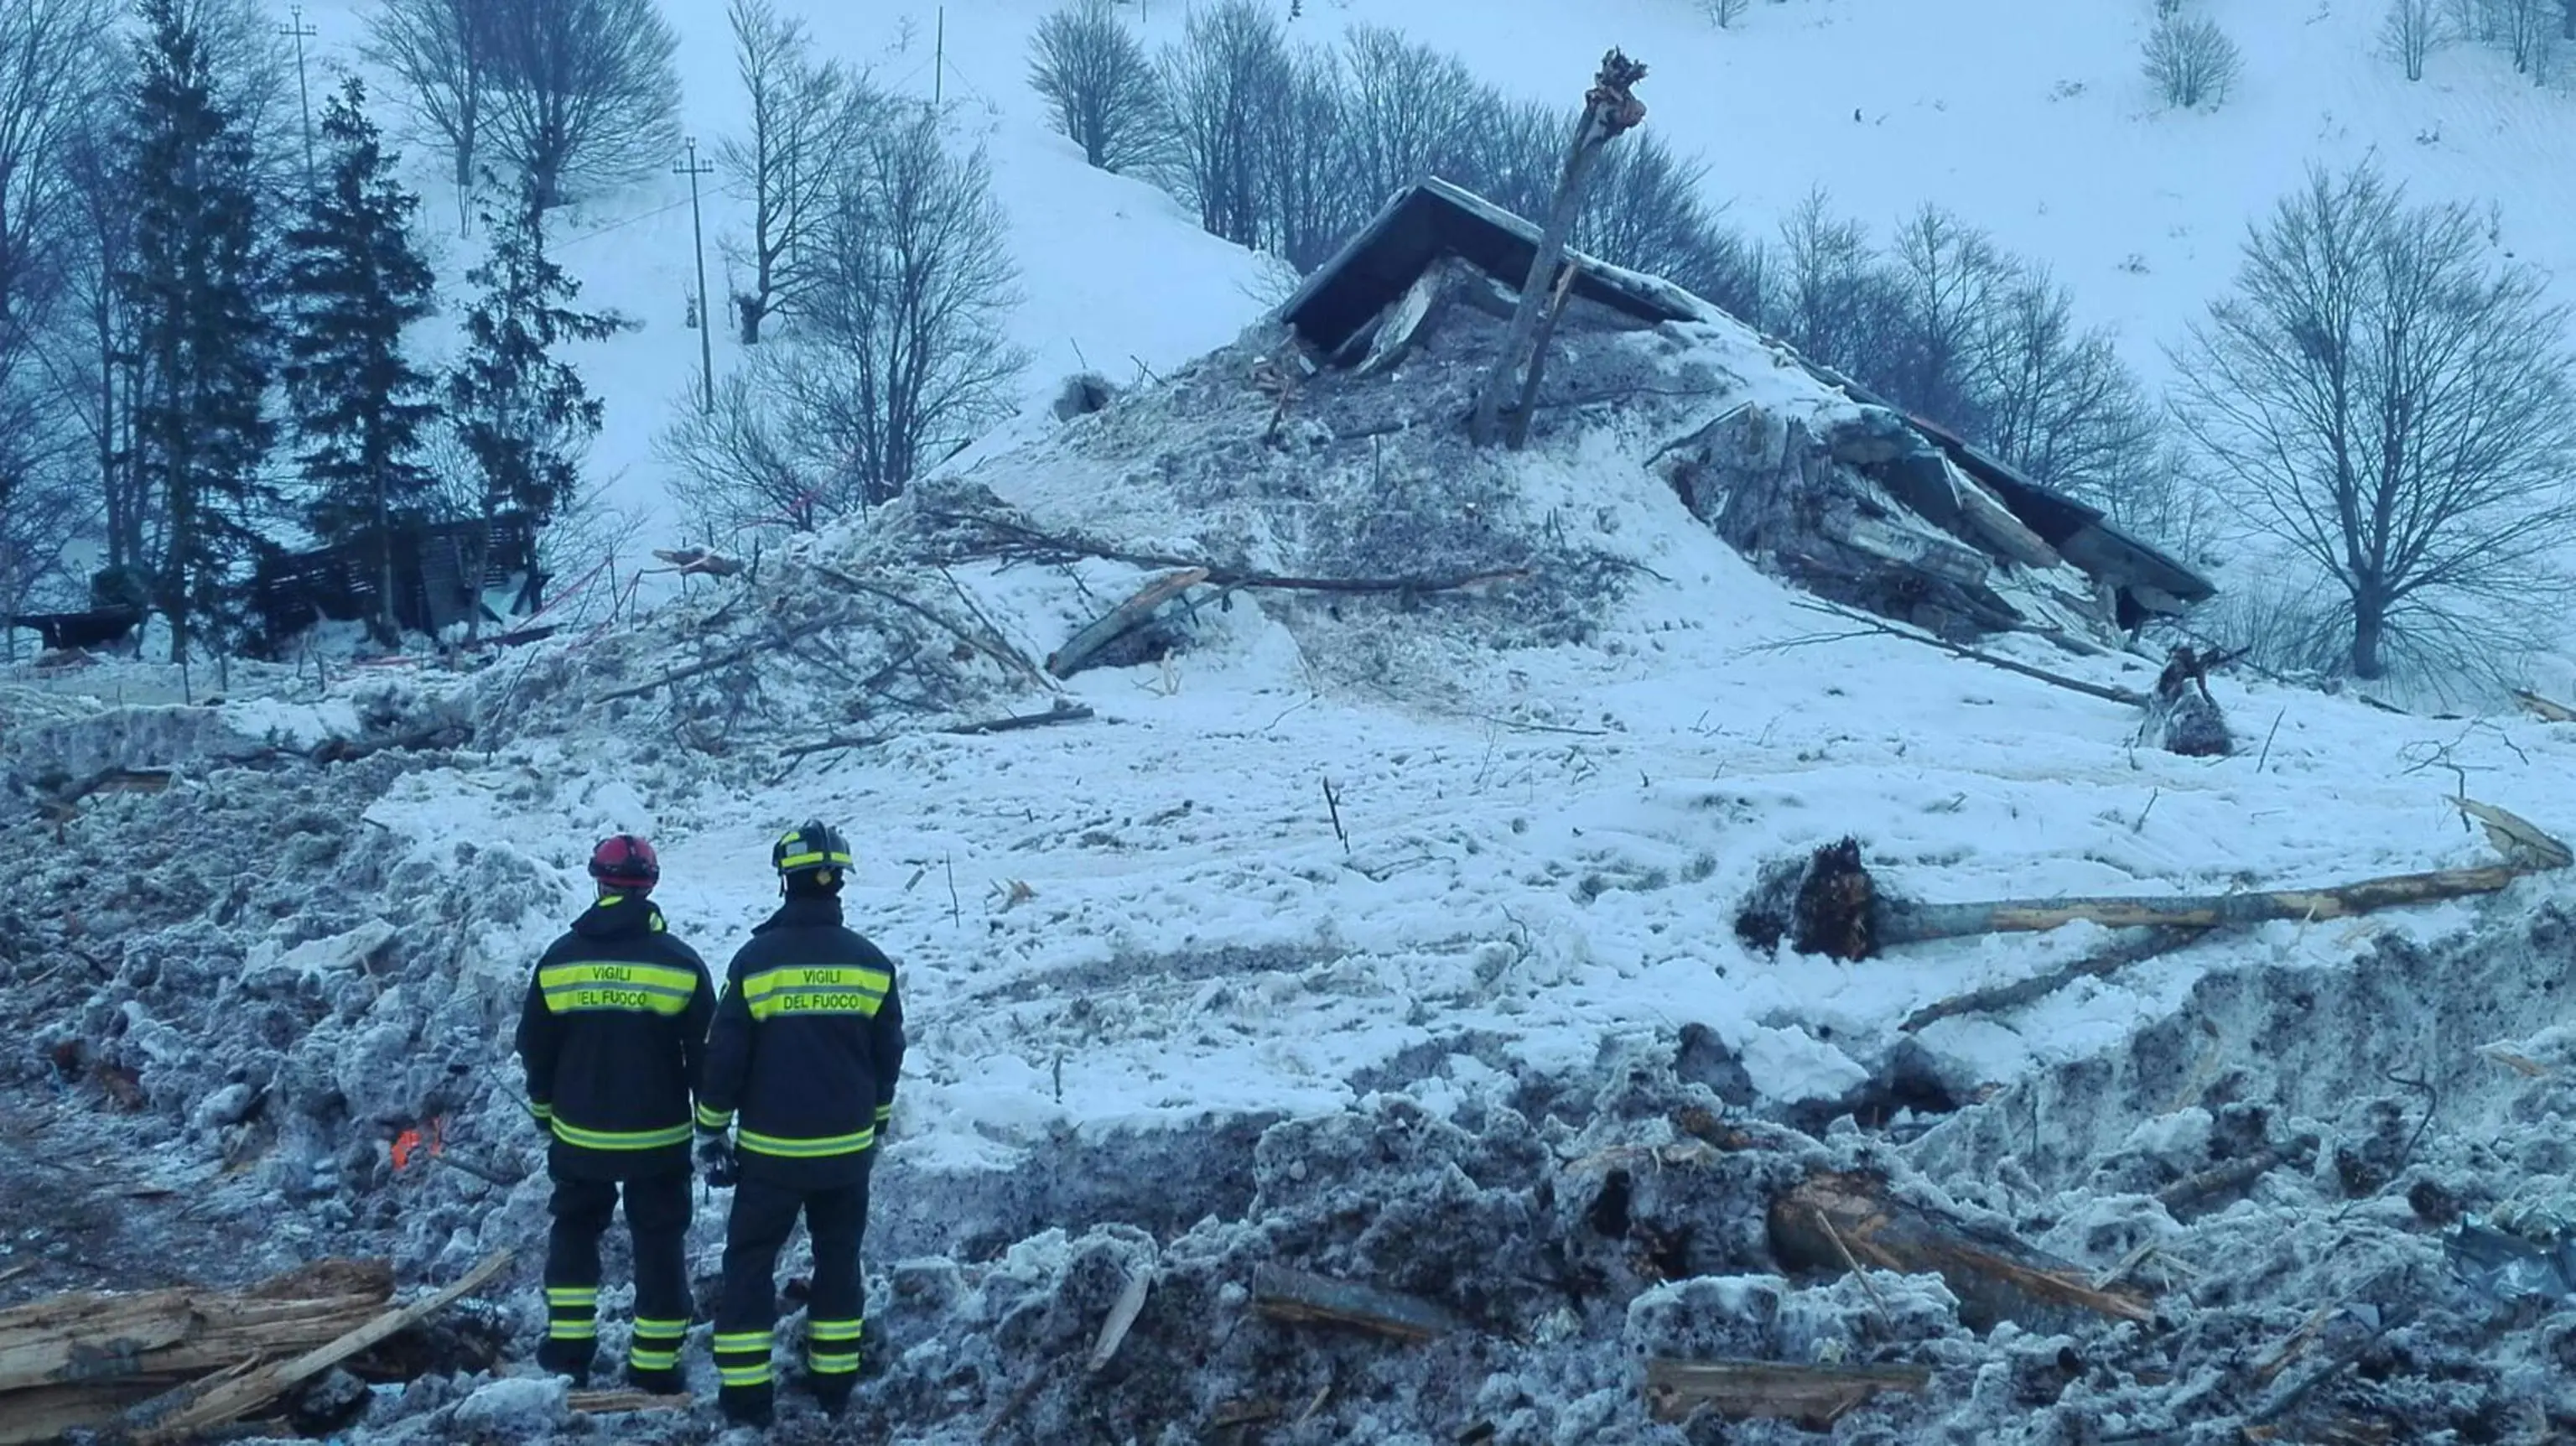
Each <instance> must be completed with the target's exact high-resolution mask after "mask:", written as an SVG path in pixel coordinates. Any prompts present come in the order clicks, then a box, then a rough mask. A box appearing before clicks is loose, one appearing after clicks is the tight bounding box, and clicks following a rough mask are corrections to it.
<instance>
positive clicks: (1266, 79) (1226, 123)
mask: <svg viewBox="0 0 2576 1446" xmlns="http://www.w3.org/2000/svg"><path fill="white" fill-rule="evenodd" d="M1161 69H1162V75H1163V90H1164V95H1165V97H1166V106H1167V108H1168V110H1169V113H1170V116H1171V127H1172V154H1171V155H1170V156H1169V157H1168V158H1167V160H1166V161H1165V165H1166V167H1167V169H1168V171H1169V174H1170V180H1171V184H1172V186H1173V189H1175V190H1176V191H1178V192H1179V193H1180V195H1181V198H1182V199H1183V200H1184V201H1187V202H1188V203H1189V204H1191V205H1193V206H1195V207H1197V208H1198V212H1199V224H1200V225H1201V226H1203V227H1205V228H1206V229H1207V230H1208V231H1210V232H1213V233H1214V234H1216V235H1219V236H1222V237H1224V238H1225V239H1226V240H1228V241H1232V242H1234V243H1235V244H1236V245H1238V246H1258V245H1260V244H1261V242H1262V225H1261V222H1262V169H1263V167H1262V154H1261V149H1262V141H1263V139H1264V138H1265V137H1266V136H1274V135H1276V134H1277V132H1278V121H1279V118H1280V117H1281V116H1282V115H1284V114H1285V113H1286V112H1287V111H1288V109H1289V107H1290V104H1291V102H1292V99H1293V97H1294V95H1295V92H1296V88H1297V75H1296V62H1295V58H1294V57H1293V56H1292V55H1291V54H1290V53H1289V50H1288V42H1287V41H1286V39H1285V38H1284V37H1283V36H1282V35H1281V34H1280V29H1279V21H1278V20H1277V18H1275V17H1274V16H1273V15H1272V14H1271V12H1270V11H1269V10H1268V9H1266V8H1265V7H1263V6H1262V5H1261V4H1260V3H1259V0H1219V3H1217V4H1216V5H1214V6H1212V7H1210V8H1209V9H1206V10H1201V11H1195V12H1193V13H1192V14H1191V15H1190V20H1189V29H1188V33H1187V36H1186V38H1185V39H1183V40H1182V41H1181V42H1180V43H1178V44H1177V45H1172V46H1167V47H1165V48H1164V51H1163V56H1162V62H1161Z"/></svg>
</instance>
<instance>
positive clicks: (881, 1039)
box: [698, 897, 903, 1189]
mask: <svg viewBox="0 0 2576 1446" xmlns="http://www.w3.org/2000/svg"><path fill="white" fill-rule="evenodd" d="M902 1072H903V1001H902V999H901V998H900V997H899V996H898V995H897V994H896V992H895V981H894V965H893V963H892V962H891V961H889V960H888V959H887V958H886V956H885V955H884V954H883V953H881V952H879V951H878V949H877V946H876V945H874V944H871V943H869V942H868V941H867V940H866V939H864V938H862V937H860V936H859V935H858V934H855V933H853V932H851V931H850V930H848V929H845V928H843V927H841V901H840V900H838V899H833V898H810V897H809V898H791V899H789V900H788V901H787V902H786V903H784V904H782V905H780V906H779V909H778V912H777V913H775V914H772V915H770V916H769V918H768V919H767V920H766V921H764V922H763V923H761V925H760V926H759V927H757V928H755V929H753V930H752V931H751V942H749V943H747V944H745V945H743V946H742V952H740V953H738V954H736V955H734V956H733V967H732V968H731V969H729V970H728V971H726V978H725V993H724V999H723V1001H722V1002H721V1003H719V1004H718V1005H717V1006H716V1022H715V1028H714V1029H713V1030H712V1031H711V1032H710V1033H709V1035H708V1037H707V1059H706V1068H705V1071H704V1072H703V1073H702V1074H701V1075H700V1076H699V1079H698V1128H700V1129H702V1130H708V1131H716V1130H722V1129H724V1128H725V1127H726V1126H728V1125H733V1124H735V1123H736V1119H735V1115H736V1113H737V1112H739V1114H740V1116H741V1118H740V1121H739V1124H740V1128H739V1129H738V1130H737V1131H736V1132H735V1137H734V1146H735V1151H736V1158H737V1159H738V1160H739V1161H740V1163H741V1168H742V1173H743V1174H744V1175H745V1176H746V1177H755V1178H759V1179H762V1180H767V1181H772V1182H775V1183H778V1184H781V1185H787V1186H790V1187H795V1188H806V1189H820V1188H827V1187H830V1186H834V1185H842V1184H848V1183H850V1182H852V1181H855V1180H857V1179H860V1178H862V1177H864V1176H865V1174H866V1173H867V1168H868V1151H869V1150H870V1149H871V1148H873V1147H874V1146H875V1144H876V1131H877V1126H878V1125H880V1124H882V1123H884V1121H885V1119H886V1117H887V1116H888V1115H890V1114H892V1113H893V1112H894V1087H895V1080H896V1077H897V1076H899V1075H900V1074H901V1073H902Z"/></svg>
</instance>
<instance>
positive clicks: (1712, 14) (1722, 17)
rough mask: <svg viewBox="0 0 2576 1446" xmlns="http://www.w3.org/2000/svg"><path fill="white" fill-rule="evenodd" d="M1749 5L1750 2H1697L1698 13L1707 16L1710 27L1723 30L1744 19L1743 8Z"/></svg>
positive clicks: (1702, 0) (1743, 0) (1712, 0)
mask: <svg viewBox="0 0 2576 1446" xmlns="http://www.w3.org/2000/svg"><path fill="white" fill-rule="evenodd" d="M1749 3H1751V0H1699V13H1701V14H1702V15H1705V16H1707V17H1708V21H1709V23H1710V24H1711V25H1714V26H1716V27H1717V28H1718V29H1720V30H1724V29H1727V28H1729V27H1730V26H1732V25H1734V24H1735V22H1736V21H1738V20H1741V19H1743V18H1744V7H1745V6H1746V5H1747V4H1749Z"/></svg>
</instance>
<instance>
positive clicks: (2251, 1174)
mask: <svg viewBox="0 0 2576 1446" xmlns="http://www.w3.org/2000/svg"><path fill="white" fill-rule="evenodd" d="M2287 1158H2289V1157H2288V1156H2286V1155H2284V1154H2282V1153H2281V1152H2280V1151H2279V1150H2257V1151H2255V1152H2254V1153H2253V1154H2251V1155H2247V1156H2245V1157H2244V1158H2242V1159H2236V1160H2225V1161H2221V1162H2220V1163H2218V1164H2215V1165H2212V1166H2210V1167H2209V1168H2208V1169H2206V1170H2202V1171H2199V1172H2198V1173H2196V1174H2191V1175H2186V1176H2184V1177H2183V1178H2181V1179H2179V1180H2176V1181H2174V1182H2173V1183H2172V1184H2170V1185H2167V1186H2166V1187H2164V1188H2163V1189H2161V1190H2158V1191H2157V1192H2156V1203H2158V1204H2160V1205H2162V1206H2164V1207H2165V1209H2167V1210H2169V1211H2173V1212H2175V1213H2180V1212H2182V1211H2184V1210H2188V1209H2191V1208H2192V1207H2193V1206H2196V1205H2200V1204H2203V1203H2205V1202H2207V1201H2209V1200H2210V1199H2212V1198H2214V1197H2216V1196H2220V1195H2226V1194H2233V1193H2234V1192H2236V1191H2239V1190H2242V1189H2244V1188H2245V1187H2246V1186H2248V1185H2251V1184H2253V1183H2254V1182H2255V1181H2257V1180H2260V1179H2262V1178H2263V1177H2264V1176H2266V1175H2268V1174H2270V1173H2272V1172H2273V1171H2274V1170H2276V1169H2278V1168H2280V1166H2281V1162H2282V1161H2284V1160H2286V1159H2287Z"/></svg>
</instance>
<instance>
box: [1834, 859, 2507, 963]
mask: <svg viewBox="0 0 2576 1446" xmlns="http://www.w3.org/2000/svg"><path fill="white" fill-rule="evenodd" d="M2529 872H2530V871H2529V870H2527V869H2523V868H2519V867H2516V866H2514V865H2511V864H2488V865H2485V866H2484V867H2480V868H2468V869H2435V870H2433V871H2431V872H2429V873H2421V874H2393V875H2390V876H2388V877H2386V878H2377V879H2364V880H2362V881H2361V882H2359V883H2352V884H2335V885H2331V886H2328V887H2324V888H2314V889H2279V890H2275V891H2272V892H2269V893H2248V894H2173V895H2164V896H2149V897H2142V898H2121V897H2107V898H2076V899H2000V900H1996V901H1993V902H1991V903H1977V904H1918V903H1911V902H1907V901H1903V900H1895V899H1889V898H1887V897H1886V896H1884V895H1881V896H1880V897H1879V901H1878V902H1879V908H1878V910H1877V920H1876V923H1877V927H1876V929H1875V933H1876V936H1877V940H1878V942H1879V943H1880V944H1882V945H1885V944H1915V943H1921V942H1924V941H1926V940H1931V939H1963V938H1967V937H1969V936H1971V935H1975V934H2014V933H2035V932H2040V931H2044V930H2048V929H2054V928H2057V927H2059V926H2061V925H2065V924H2073V923H2078V922H2087V923H2094V924H2100V925H2103V926H2105V927H2106V928H2112V929H2139V928H2180V929H2215V928H2224V927H2230V926H2237V925H2244V924H2260V923H2266V922H2269V921H2271V920H2274V919H2303V920H2315V919H2344V918H2350V917H2351V916H2353V915H2355V914H2367V913H2369V912H2371V911H2372V910H2375V909H2390V908H2398V907H2402V906H2404V905H2407V904H2429V903H2434V902H2437V901H2439V900H2443V899H2461V898H2468V897H2470V896H2472V895H2476V894H2492V893H2495V892H2496V891H2498V890H2500V889H2503V888H2505V887H2507V886H2509V885H2511V884H2512V883H2513V881H2514V880H2516V879H2519V878H2521V877H2523V876H2524V875H2525V874H2527V873H2529Z"/></svg>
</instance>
